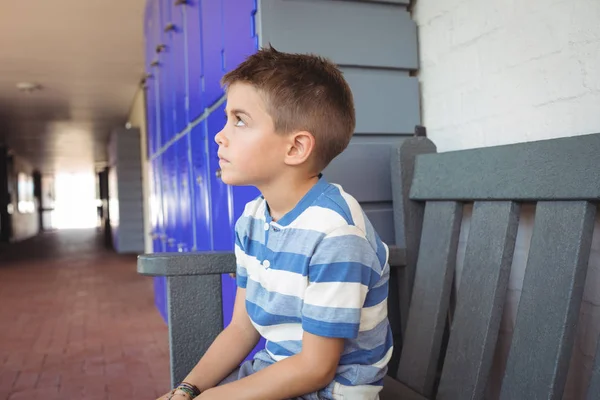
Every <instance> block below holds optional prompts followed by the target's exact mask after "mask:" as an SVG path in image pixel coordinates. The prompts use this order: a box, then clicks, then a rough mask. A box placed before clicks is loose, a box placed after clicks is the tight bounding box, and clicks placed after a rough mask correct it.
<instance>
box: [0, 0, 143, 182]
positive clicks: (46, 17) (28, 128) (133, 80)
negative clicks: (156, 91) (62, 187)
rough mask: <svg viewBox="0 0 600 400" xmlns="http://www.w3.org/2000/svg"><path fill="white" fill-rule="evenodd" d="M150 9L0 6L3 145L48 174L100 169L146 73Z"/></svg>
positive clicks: (107, 2) (94, 0)
mask: <svg viewBox="0 0 600 400" xmlns="http://www.w3.org/2000/svg"><path fill="white" fill-rule="evenodd" d="M144 4H145V0H127V1H123V0H85V1H81V0H52V1H48V0H31V1H18V0H14V1H7V0H5V1H0V143H2V142H6V144H8V146H9V147H11V148H12V149H13V150H14V151H15V153H16V154H18V155H19V156H22V157H23V158H24V159H26V160H27V161H28V162H29V163H30V164H32V165H33V166H35V167H37V168H40V169H41V170H42V171H44V172H52V171H57V170H73V169H80V168H86V167H87V168H89V167H90V166H91V165H92V163H95V164H96V166H97V167H101V166H102V165H103V164H104V163H105V162H106V160H107V156H106V141H107V138H108V135H109V133H110V131H111V129H112V128H113V127H115V126H117V125H123V124H125V123H126V120H127V116H128V114H129V110H130V107H131V105H132V102H133V98H134V95H135V93H136V90H137V88H138V86H139V82H140V79H141V77H142V76H143V73H144V70H143V67H144V66H143V53H144V42H143V12H144ZM19 82H33V83H36V84H39V85H41V90H36V91H33V92H21V91H19V89H17V87H16V85H17V83H19Z"/></svg>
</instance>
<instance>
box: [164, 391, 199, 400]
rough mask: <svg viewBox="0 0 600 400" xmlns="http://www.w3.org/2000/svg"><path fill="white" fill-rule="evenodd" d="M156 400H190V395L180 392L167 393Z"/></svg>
mask: <svg viewBox="0 0 600 400" xmlns="http://www.w3.org/2000/svg"><path fill="white" fill-rule="evenodd" d="M156 400H191V398H190V395H189V394H187V393H186V392H184V391H182V390H176V391H175V393H173V391H169V392H167V393H165V394H164V395H163V396H160V397H159V398H158V399H156Z"/></svg>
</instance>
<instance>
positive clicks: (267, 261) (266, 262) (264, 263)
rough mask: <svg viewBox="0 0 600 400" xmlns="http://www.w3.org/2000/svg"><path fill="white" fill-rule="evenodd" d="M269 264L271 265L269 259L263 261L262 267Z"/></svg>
mask: <svg viewBox="0 0 600 400" xmlns="http://www.w3.org/2000/svg"><path fill="white" fill-rule="evenodd" d="M270 266H271V263H270V262H269V260H265V261H263V267H265V268H269V267H270Z"/></svg>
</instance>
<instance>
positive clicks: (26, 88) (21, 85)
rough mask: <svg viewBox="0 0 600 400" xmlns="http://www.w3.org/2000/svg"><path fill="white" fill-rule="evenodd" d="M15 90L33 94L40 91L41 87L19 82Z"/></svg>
mask: <svg viewBox="0 0 600 400" xmlns="http://www.w3.org/2000/svg"><path fill="white" fill-rule="evenodd" d="M17 89H19V90H20V91H21V92H33V91H34V90H41V89H42V87H41V86H40V85H39V84H37V83H33V82H19V83H17Z"/></svg>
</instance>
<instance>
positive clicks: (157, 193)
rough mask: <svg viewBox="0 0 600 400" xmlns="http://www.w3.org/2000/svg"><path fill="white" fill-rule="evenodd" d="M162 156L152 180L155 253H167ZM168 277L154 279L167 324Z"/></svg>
mask: <svg viewBox="0 0 600 400" xmlns="http://www.w3.org/2000/svg"><path fill="white" fill-rule="evenodd" d="M162 171H163V168H162V156H158V157H157V158H156V159H155V160H153V161H152V178H153V183H154V188H153V191H154V195H153V198H152V201H151V204H152V209H153V214H155V218H154V221H156V226H155V228H154V232H155V233H156V238H155V240H154V241H153V246H154V249H153V250H154V252H156V253H162V252H164V251H165V246H166V233H165V226H164V202H163V197H164V191H163V187H162V177H163V176H162ZM166 281H167V280H166V277H164V276H157V277H154V303H155V305H156V308H157V309H158V311H159V313H160V315H161V317H162V318H163V320H164V321H165V322H168V313H167V286H166Z"/></svg>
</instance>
